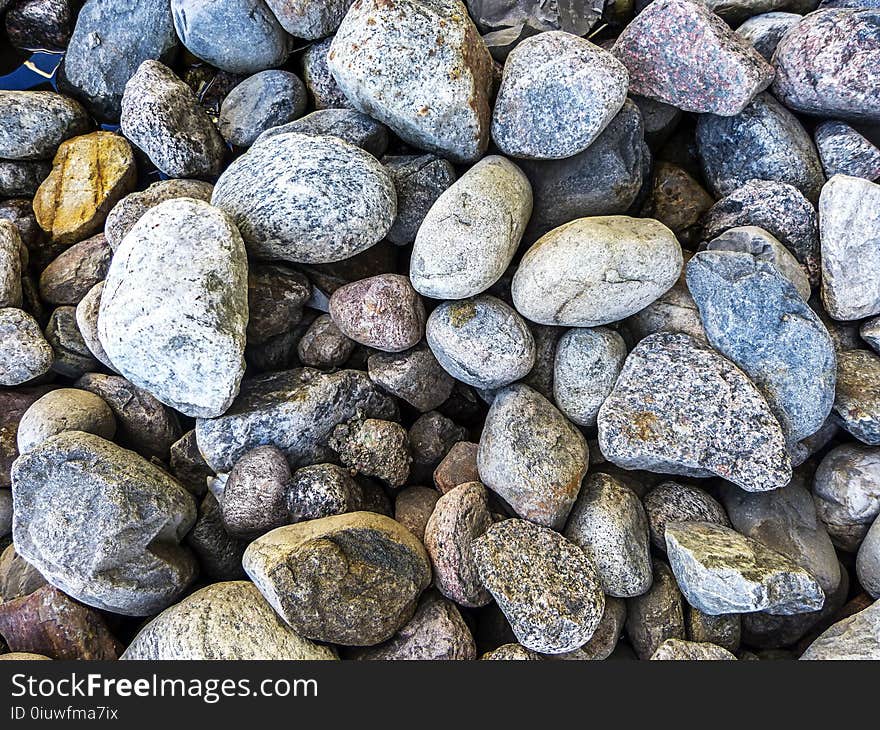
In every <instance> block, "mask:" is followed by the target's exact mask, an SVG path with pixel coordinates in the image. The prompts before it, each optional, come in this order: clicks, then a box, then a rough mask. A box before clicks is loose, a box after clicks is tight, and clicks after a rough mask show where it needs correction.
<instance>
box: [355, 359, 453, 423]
mask: <svg viewBox="0 0 880 730" xmlns="http://www.w3.org/2000/svg"><path fill="white" fill-rule="evenodd" d="M367 369H368V371H369V374H370V380H372V381H373V382H374V383H376V385H378V386H379V387H380V388H382V389H383V390H385V391H386V392H388V393H391V395H394V396H397V397H398V398H402V399H403V400H405V401H406V402H407V403H409V404H410V405H411V406H413V407H414V408H416V409H417V410H419V411H421V412H422V413H426V412H427V411H430V410H433V409H434V408H437V407H438V406H441V405H443V403H445V402H446V400H447V399H448V398H449V396H450V395H451V394H452V388H453V386H454V385H455V381H454V380H453V378H452V376H451V375H449V373H447V372H446V371H445V370H444V369H443V366H442V365H440V363H439V362H438V361H437V358H436V357H434V354H433V353H432V352H431V350H430V348H429V347H428V346H427V345H426V344H424V343H420V344H418V345H416V346H415V347H414V348H412V349H411V350H407V351H405V352H401V353H376V354H375V355H370V357H369V359H368V360H367Z"/></svg>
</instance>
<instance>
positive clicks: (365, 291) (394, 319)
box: [329, 274, 425, 352]
mask: <svg viewBox="0 0 880 730" xmlns="http://www.w3.org/2000/svg"><path fill="white" fill-rule="evenodd" d="M329 311H330V316H331V317H332V318H333V321H334V322H335V324H336V326H337V327H339V329H340V330H341V331H342V333H343V334H344V335H346V337H350V338H351V339H353V340H354V341H355V342H359V343H360V344H362V345H366V346H367V347H373V348H375V349H377V350H382V351H383V352H402V351H403V350H408V349H409V348H410V347H414V346H415V345H417V344H418V343H419V341H420V340H421V339H422V336H423V334H424V331H425V305H424V304H422V299H421V297H420V296H419V295H418V293H416V291H415V289H413V287H412V284H410V281H409V279H408V278H407V277H405V276H401V275H399V274H380V275H379V276H373V277H370V278H369V279H361V280H360V281H354V282H352V283H351V284H346V285H345V286H342V287H340V288H339V289H337V290H336V291H335V292H333V295H332V296H331V297H330V305H329Z"/></svg>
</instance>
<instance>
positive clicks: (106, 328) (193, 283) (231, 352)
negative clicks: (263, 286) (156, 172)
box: [98, 198, 247, 418]
mask: <svg viewBox="0 0 880 730" xmlns="http://www.w3.org/2000/svg"><path fill="white" fill-rule="evenodd" d="M246 278H247V260H246V255H245V249H244V244H243V242H242V240H241V237H240V236H239V234H238V231H237V230H236V228H235V226H234V225H233V224H232V222H231V221H230V219H229V218H228V217H227V216H226V215H224V214H223V212H222V211H220V210H217V209H216V208H213V207H211V206H210V205H209V204H208V203H205V202H204V201H201V200H195V199H193V198H180V199H177V200H168V201H166V202H164V203H162V204H160V205H159V206H157V207H155V208H153V209H151V210H150V211H148V212H147V213H146V214H145V215H144V216H142V217H141V219H140V220H139V221H138V222H137V223H136V224H135V226H134V228H132V230H131V231H130V232H129V234H128V235H127V236H126V237H125V239H123V242H122V244H121V245H120V247H119V249H118V250H117V252H116V254H115V256H114V257H113V261H112V263H111V265H110V271H109V272H108V274H107V280H106V283H105V286H104V291H103V294H102V296H101V306H100V310H99V315H98V335H99V338H100V341H101V345H102V346H103V348H104V351H105V352H106V353H107V356H108V357H109V358H110V361H111V362H112V363H113V366H114V367H115V369H116V370H118V371H119V372H120V374H122V375H123V376H125V377H126V378H127V379H128V380H129V381H131V382H132V383H133V384H134V385H136V386H138V387H139V388H143V389H144V390H146V391H147V392H148V393H150V394H151V395H153V396H155V397H156V398H158V399H159V400H160V401H162V402H163V403H165V404H167V405H170V406H172V407H174V408H176V409H177V410H179V411H180V412H181V413H184V414H185V415H188V416H196V417H201V418H211V417H214V416H219V415H220V414H222V413H223V412H224V411H226V409H227V408H229V406H230V404H231V403H232V401H233V399H234V398H235V396H236V394H237V393H238V388H239V384H240V382H241V379H242V376H243V374H244V357H243V354H244V346H245V329H246V326H247V300H246V298H245V297H246V291H247V286H246ZM145 303H150V306H149V307H147V306H146V304H145Z"/></svg>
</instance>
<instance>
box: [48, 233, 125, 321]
mask: <svg viewBox="0 0 880 730" xmlns="http://www.w3.org/2000/svg"><path fill="white" fill-rule="evenodd" d="M112 255H113V251H112V250H111V249H110V246H108V245H107V241H106V239H105V238H104V235H103V234H101V233H99V234H98V235H97V236H92V237H91V238H87V239H86V240H85V241H81V242H80V243H75V244H74V245H73V246H71V247H70V248H68V249H67V250H66V251H64V253H62V254H61V255H59V256H58V257H57V258H55V259H53V260H52V262H51V263H50V264H49V265H48V266H47V267H46V268H45V269H43V273H42V274H40V281H39V288H40V298H41V299H43V300H45V301H47V302H49V303H50V304H72V305H76V304H78V303H79V302H80V300H81V299H82V298H83V297H84V296H85V295H86V294H87V293H88V292H89V290H90V289H91V288H92V287H94V286H95V285H96V284H97V283H98V282H100V281H103V280H104V277H105V276H107V269H108V268H109V267H110V258H111V256H112Z"/></svg>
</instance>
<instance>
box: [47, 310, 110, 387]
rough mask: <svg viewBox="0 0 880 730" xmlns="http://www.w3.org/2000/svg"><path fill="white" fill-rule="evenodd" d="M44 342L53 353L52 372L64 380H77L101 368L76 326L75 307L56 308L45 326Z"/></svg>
mask: <svg viewBox="0 0 880 730" xmlns="http://www.w3.org/2000/svg"><path fill="white" fill-rule="evenodd" d="M45 334H46V340H47V342H48V343H49V345H50V347H51V348H52V349H53V350H54V352H55V360H54V362H53V363H52V370H53V371H54V372H56V373H58V374H59V375H63V376H64V377H65V378H73V379H75V378H78V377H80V376H81V375H83V374H84V373H88V372H93V371H95V370H98V369H99V368H100V367H101V364H100V363H99V362H98V361H97V360H96V359H95V357H94V356H93V355H92V353H91V351H90V350H89V348H88V345H86V343H85V340H83V337H82V335H81V334H80V332H79V328H78V327H77V325H76V307H70V306H63V307H58V308H57V309H55V311H53V312H52V315H51V316H50V317H49V323H48V324H47V325H46V332H45Z"/></svg>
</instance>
